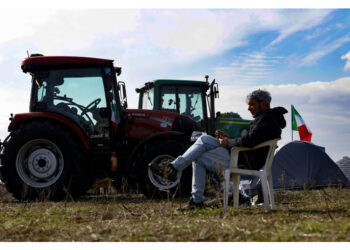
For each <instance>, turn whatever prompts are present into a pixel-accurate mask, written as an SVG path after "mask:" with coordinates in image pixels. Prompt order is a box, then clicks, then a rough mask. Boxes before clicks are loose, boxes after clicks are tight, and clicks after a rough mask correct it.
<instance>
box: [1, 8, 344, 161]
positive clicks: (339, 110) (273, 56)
mask: <svg viewBox="0 0 350 250" xmlns="http://www.w3.org/2000/svg"><path fill="white" fill-rule="evenodd" d="M68 6H69V5H68ZM24 7H28V6H26V5H25V6H24ZM40 7H41V8H40V9H38V8H33V7H30V8H17V7H16V6H11V7H7V8H0V32H1V35H0V138H1V139H2V140H4V138H5V137H6V136H7V134H8V132H7V126H8V124H9V120H8V118H9V115H10V113H14V114H15V113H20V112H28V109H29V96H30V75H28V74H24V73H23V72H22V71H21V68H20V66H21V61H22V60H23V59H24V58H25V57H26V56H27V51H28V52H29V53H42V54H44V55H66V56H88V57H98V58H105V59H113V60H114V63H115V65H116V66H120V67H122V74H121V76H120V77H119V79H118V80H121V81H124V82H125V83H126V88H127V96H128V104H129V108H137V100H138V99H137V94H136V92H135V88H137V87H140V86H141V85H142V84H143V83H145V82H147V81H151V80H155V79H188V80H204V76H205V75H209V80H210V81H211V80H212V79H214V78H215V80H216V81H217V82H218V83H219V91H220V94H219V97H220V98H219V99H217V100H216V107H217V108H216V109H217V111H221V112H230V111H233V112H238V113H239V114H240V115H241V116H242V117H243V118H245V119H252V117H251V115H250V113H249V112H248V110H247V105H246V103H245V98H246V96H247V94H248V93H250V92H251V91H252V90H255V89H258V88H260V89H265V90H268V91H269V92H270V93H271V95H272V103H271V106H272V107H275V106H283V107H285V108H286V109H287V110H288V111H289V113H288V114H286V115H285V118H286V120H287V127H286V128H285V129H284V131H283V133H282V141H281V142H280V143H279V145H280V147H282V146H283V145H285V144H287V143H289V142H290V141H291V112H290V108H291V104H293V105H294V107H295V108H296V109H297V111H298V112H299V114H300V115H301V117H302V118H303V119H304V121H305V123H306V125H307V126H308V127H309V129H310V130H311V131H312V133H313V136H312V142H313V143H314V144H316V145H319V146H322V147H325V148H326V153H327V154H328V155H329V156H330V157H331V158H332V159H333V160H334V161H338V160H340V159H341V158H342V157H343V156H349V155H350V109H349V108H350V9H346V8H340V9H336V8H331V9H330V8H316V7H315V8H302V9H300V8H291V9H288V8H282V9H281V8H268V9H265V8H254V7H250V8H231V7H227V6H225V7H224V8H218V7H213V6H209V7H208V8H203V7H201V8H196V7H192V6H190V7H192V8H159V7H154V8H150V7H144V6H142V5H140V7H138V8H136V7H133V8H129V7H128V8H125V9H120V8H116V7H113V6H112V7H109V8H103V7H101V5H100V6H99V7H94V6H93V7H89V5H87V6H85V7H84V8H69V7H66V6H63V7H62V6H59V7H50V5H49V4H45V5H43V6H40ZM107 7H108V6H107ZM141 7H143V8H141ZM293 139H294V140H298V139H299V135H298V133H297V132H294V133H293Z"/></svg>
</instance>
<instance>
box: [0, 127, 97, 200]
mask: <svg viewBox="0 0 350 250" xmlns="http://www.w3.org/2000/svg"><path fill="white" fill-rule="evenodd" d="M84 156H85V154H84V150H83V148H82V146H81V145H80V143H78V141H77V140H76V139H75V137H74V136H73V135H72V134H71V132H70V131H68V130H67V129H66V128H64V127H63V126H61V125H59V124H56V123H52V122H47V121H46V122H39V121H32V122H30V123H25V124H22V125H20V126H19V127H18V128H17V129H16V130H14V131H12V132H11V134H10V137H9V139H8V140H7V141H5V142H4V148H3V155H2V162H1V167H0V171H1V176H2V179H3V182H4V183H5V185H6V188H7V190H8V191H9V192H10V193H12V194H13V196H14V197H16V198H17V199H19V200H62V199H64V198H67V197H69V196H70V198H72V197H77V196H79V195H81V194H83V193H84V192H86V190H87V189H88V188H89V187H90V185H91V181H92V178H91V175H90V171H89V166H88V164H87V162H88V161H87V160H86V159H85V157H84Z"/></svg>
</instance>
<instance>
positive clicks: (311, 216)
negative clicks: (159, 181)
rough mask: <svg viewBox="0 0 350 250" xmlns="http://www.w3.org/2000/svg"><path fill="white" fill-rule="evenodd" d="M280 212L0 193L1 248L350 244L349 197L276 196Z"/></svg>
mask: <svg viewBox="0 0 350 250" xmlns="http://www.w3.org/2000/svg"><path fill="white" fill-rule="evenodd" d="M275 196H276V208H277V209H276V210H275V211H265V210H264V208H262V207H259V208H251V207H241V208H240V209H238V210H234V209H232V208H229V210H228V212H227V213H226V214H224V213H223V211H222V208H221V207H220V208H213V209H203V210H194V211H186V212H180V211H177V210H176V207H179V206H180V205H183V204H184V203H185V202H186V201H187V200H184V199H175V200H149V199H146V198H144V197H143V196H141V195H118V194H113V195H111V196H108V197H103V196H95V197H83V198H82V199H80V200H78V201H74V202H56V203H55V202H33V203H26V202H19V201H16V200H15V199H13V198H12V196H11V195H9V194H8V193H6V191H5V190H4V188H3V186H0V197H1V198H0V241H350V208H349V204H350V190H349V189H330V188H329V189H325V190H304V191H293V192H292V191H280V192H276V194H275Z"/></svg>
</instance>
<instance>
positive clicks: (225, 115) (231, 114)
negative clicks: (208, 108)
mask: <svg viewBox="0 0 350 250" xmlns="http://www.w3.org/2000/svg"><path fill="white" fill-rule="evenodd" d="M220 116H221V117H222V118H236V119H242V117H241V116H240V115H239V114H238V113H235V112H226V113H221V115H220Z"/></svg>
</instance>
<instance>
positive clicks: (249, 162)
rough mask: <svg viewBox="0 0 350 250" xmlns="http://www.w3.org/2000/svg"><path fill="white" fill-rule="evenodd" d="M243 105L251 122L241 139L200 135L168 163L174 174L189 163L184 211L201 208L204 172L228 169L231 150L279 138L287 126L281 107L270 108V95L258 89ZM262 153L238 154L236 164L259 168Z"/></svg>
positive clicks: (262, 156) (264, 155)
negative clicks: (189, 185) (188, 190)
mask: <svg viewBox="0 0 350 250" xmlns="http://www.w3.org/2000/svg"><path fill="white" fill-rule="evenodd" d="M246 102H247V104H248V110H249V111H250V113H251V114H252V116H253V118H254V120H253V121H251V122H250V124H249V129H248V130H244V131H243V132H242V134H241V137H239V138H236V139H230V138H229V137H228V135H227V134H226V133H224V132H223V131H217V132H216V133H217V135H218V136H219V138H218V139H216V138H214V137H212V136H210V135H203V136H201V137H199V138H198V139H197V141H196V142H195V143H194V144H193V145H192V146H191V147H190V148H188V149H187V151H186V152H185V153H184V154H183V155H180V156H179V157H177V158H176V159H175V160H174V161H172V162H171V163H170V165H169V167H170V168H172V169H173V170H176V171H182V170H184V168H186V167H187V166H189V165H190V164H191V163H192V167H193V175H192V192H191V194H192V197H191V198H190V201H189V202H188V204H187V206H186V208H187V209H192V208H195V207H203V206H204V204H203V202H204V201H205V197H204V189H205V180H206V171H207V170H208V171H214V172H221V171H223V170H224V169H225V168H228V167H229V163H230V156H229V153H230V151H229V149H230V148H231V147H235V146H239V147H241V146H243V147H254V146H256V145H257V144H259V143H262V142H264V141H268V140H272V139H276V138H279V137H281V132H282V128H284V127H285V126H286V121H285V119H284V117H283V114H285V113H287V112H288V111H287V110H286V109H284V108H283V107H276V108H272V109H271V108H270V102H271V96H270V93H269V92H267V91H264V90H260V89H259V90H255V91H253V92H252V93H250V94H249V95H248V96H247V99H246ZM262 150H263V151H259V152H257V151H254V152H253V153H254V155H243V156H241V155H240V156H239V162H240V163H243V164H244V165H245V167H246V168H251V169H260V168H261V167H262V165H263V162H264V160H265V158H266V153H267V150H265V148H262Z"/></svg>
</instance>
